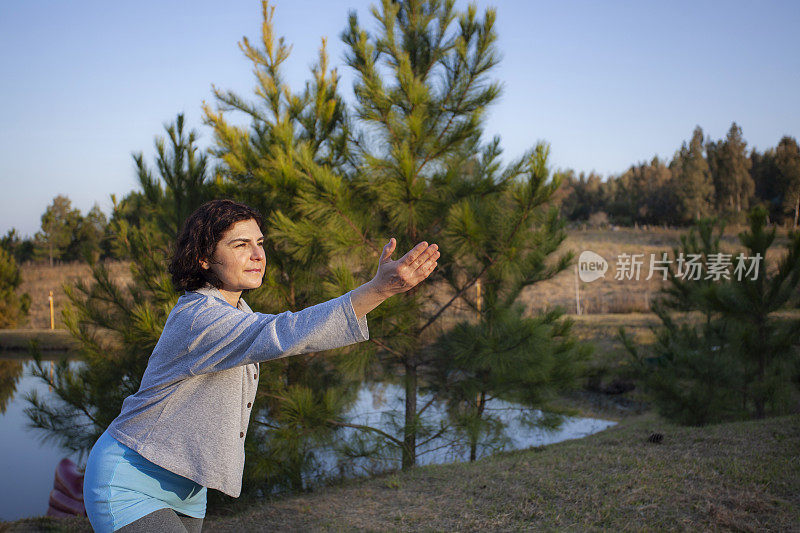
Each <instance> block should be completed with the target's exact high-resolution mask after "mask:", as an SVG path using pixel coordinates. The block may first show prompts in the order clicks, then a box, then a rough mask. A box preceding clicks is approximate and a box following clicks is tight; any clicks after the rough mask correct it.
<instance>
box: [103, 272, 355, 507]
mask: <svg viewBox="0 0 800 533" xmlns="http://www.w3.org/2000/svg"><path fill="white" fill-rule="evenodd" d="M368 338H369V330H368V329H367V320H366V317H362V318H361V320H357V319H356V315H355V312H354V311H353V305H352V302H351V300H350V293H347V294H345V295H343V296H340V297H339V298H336V299H333V300H330V301H327V302H324V303H321V304H318V305H315V306H312V307H309V308H307V309H304V310H302V311H299V312H297V313H292V312H289V311H287V312H285V313H281V314H279V315H267V314H262V313H254V312H253V311H251V310H250V308H249V307H248V306H247V304H246V303H245V302H244V300H241V299H240V300H239V308H235V307H233V306H231V305H230V304H228V303H227V302H226V301H225V299H224V298H223V296H222V294H221V293H220V292H219V291H218V290H217V289H214V288H211V287H208V288H203V289H199V290H197V291H194V292H187V293H186V294H185V295H184V296H181V297H180V298H179V299H178V303H177V304H176V305H175V307H174V308H173V309H172V311H171V312H170V314H169V317H168V318H167V322H166V324H165V326H164V331H163V332H162V333H161V338H160V339H159V340H158V344H156V347H155V349H154V350H153V354H152V355H151V356H150V360H149V361H148V363H147V369H146V370H145V372H144V376H143V377H142V384H141V387H140V388H139V391H138V392H136V393H135V394H133V395H131V396H129V397H128V398H126V399H125V401H124V402H123V404H122V412H121V413H120V415H119V416H118V417H117V418H116V419H115V420H114V421H113V422H112V423H111V425H110V426H109V427H108V432H109V433H110V434H111V436H112V437H114V438H115V439H117V440H118V441H119V442H121V443H122V444H124V445H126V446H128V447H129V448H132V449H133V450H135V451H136V452H138V453H139V454H140V455H142V456H143V457H144V458H145V459H147V460H149V461H151V462H153V463H155V464H157V465H159V466H162V467H164V468H166V469H167V470H170V471H171V472H175V473H176V474H179V475H181V476H184V477H187V478H189V479H191V480H193V481H196V482H197V483H199V484H201V485H203V486H205V487H209V488H212V489H217V490H220V491H222V492H224V493H225V494H229V495H231V496H239V494H240V493H241V490H242V472H243V470H244V437H245V435H246V433H247V425H248V423H249V421H250V411H251V410H252V406H253V400H254V399H255V396H256V388H257V387H258V363H259V362H262V361H268V360H269V359H275V358H277V357H285V356H288V355H296V354H301V353H309V352H319V351H323V350H329V349H332V348H338V347H341V346H346V345H349V344H353V343H356V342H360V341H365V340H367V339H368Z"/></svg>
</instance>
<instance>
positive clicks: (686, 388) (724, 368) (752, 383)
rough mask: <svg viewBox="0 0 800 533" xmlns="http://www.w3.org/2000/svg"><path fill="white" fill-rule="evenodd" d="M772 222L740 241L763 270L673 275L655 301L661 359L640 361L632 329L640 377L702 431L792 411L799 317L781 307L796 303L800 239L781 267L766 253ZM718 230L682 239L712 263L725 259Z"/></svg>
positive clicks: (753, 222) (685, 248)
mask: <svg viewBox="0 0 800 533" xmlns="http://www.w3.org/2000/svg"><path fill="white" fill-rule="evenodd" d="M766 216H767V212H766V210H765V209H763V208H755V209H753V210H752V211H751V212H750V214H749V215H748V218H749V224H750V228H749V230H747V231H745V232H743V233H741V234H740V235H739V239H740V242H741V244H742V245H743V246H744V248H745V252H743V254H740V255H742V256H743V257H745V258H754V257H761V258H762V259H761V261H760V264H759V266H758V271H757V274H756V273H753V272H750V273H747V272H745V273H744V275H741V276H740V275H739V274H736V273H734V272H732V273H731V275H730V279H721V280H719V281H713V280H711V279H705V277H704V278H703V279H702V280H697V281H695V280H690V279H681V277H680V276H679V275H678V273H677V272H676V271H674V270H673V271H672V272H671V273H670V278H669V281H670V286H669V287H668V288H667V289H666V290H665V292H664V295H663V298H661V299H660V300H659V301H658V302H656V303H655V304H654V311H655V312H656V313H657V314H658V316H659V318H660V319H661V321H662V327H661V328H660V329H659V330H658V331H657V338H658V342H657V344H656V347H655V351H654V353H653V354H652V356H650V357H644V356H641V355H639V354H638V353H637V350H636V348H635V347H634V346H633V345H632V343H630V342H629V341H628V340H627V338H626V337H625V336H624V333H623V340H624V341H625V342H626V346H627V347H628V349H629V350H630V351H631V353H632V354H633V355H634V357H635V360H636V362H637V365H638V368H639V370H640V378H641V379H642V380H643V381H644V382H645V384H646V385H647V387H648V388H649V390H650V391H651V393H652V394H653V398H654V401H655V403H656V405H657V407H658V408H659V411H660V412H661V414H662V415H664V416H665V417H667V418H670V419H672V420H675V421H678V422H680V423H683V424H693V425H700V424H706V423H712V422H718V421H722V420H730V419H739V418H748V417H755V418H762V417H764V416H766V415H768V414H769V415H776V414H783V413H786V412H787V411H788V410H789V409H790V408H791V405H792V394H793V385H792V379H795V378H796V373H797V369H798V364H800V354H798V350H797V344H798V342H800V321H798V320H797V319H794V318H786V317H783V316H780V315H778V311H780V310H781V309H784V308H786V307H787V306H789V305H792V304H794V303H795V300H796V299H797V287H798V283H800V233H794V234H792V235H791V236H790V239H789V243H788V245H787V248H786V250H785V255H783V257H782V258H781V259H780V261H779V262H778V264H777V265H775V268H773V265H771V264H769V263H768V262H767V261H766V257H767V251H768V250H769V248H770V247H771V245H772V243H773V240H774V238H775V229H772V230H770V231H767V230H766V229H765V222H766ZM715 227H717V226H716V225H715V224H712V223H711V222H710V221H703V222H702V223H700V224H699V225H698V226H697V228H696V230H695V229H693V230H692V231H691V232H690V233H689V235H688V236H685V237H684V238H682V248H681V249H680V252H683V253H684V255H688V254H690V253H692V254H700V255H701V256H702V259H703V264H707V263H708V260H709V259H710V257H711V256H712V255H713V254H718V253H720V247H719V242H720V236H721V234H722V230H721V229H720V231H719V234H718V235H717V236H716V237H715V236H714V234H713V230H714V228H715ZM678 253H679V250H675V255H676V256H677V255H678ZM717 257H719V256H717ZM736 263H737V261H736V260H735V259H734V260H733V264H734V265H735V264H736ZM745 264H746V266H749V261H746V262H745ZM754 278H755V279H754ZM687 312H693V313H694V314H693V315H685V314H684V313H687ZM698 314H699V315H700V317H701V318H700V319H698V317H697V316H696V315H698Z"/></svg>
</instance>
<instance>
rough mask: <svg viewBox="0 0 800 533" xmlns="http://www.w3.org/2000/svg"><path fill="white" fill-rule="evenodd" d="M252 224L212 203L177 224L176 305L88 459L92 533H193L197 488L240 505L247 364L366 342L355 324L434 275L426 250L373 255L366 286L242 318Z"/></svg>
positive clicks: (253, 382)
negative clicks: (374, 266)
mask: <svg viewBox="0 0 800 533" xmlns="http://www.w3.org/2000/svg"><path fill="white" fill-rule="evenodd" d="M260 225H261V218H260V216H259V215H258V213H256V212H255V211H253V210H252V209H250V208H249V207H247V206H246V205H243V204H240V203H236V202H233V201H231V200H214V201H212V202H208V203H206V204H204V205H202V206H200V207H199V208H198V209H197V211H195V212H194V213H193V214H192V215H191V216H190V217H189V218H188V219H187V221H186V223H185V227H184V228H183V231H182V232H181V235H180V236H179V237H178V240H177V244H176V250H175V255H174V257H173V259H172V262H171V264H170V273H171V275H172V279H173V282H174V285H175V287H176V288H178V289H179V290H185V291H186V293H185V294H184V295H183V296H181V297H180V298H179V299H178V303H177V304H176V305H175V307H174V308H173V309H172V311H171V312H170V314H169V317H168V318H167V322H166V324H165V325H164V331H163V332H162V334H161V337H160V338H159V340H158V343H157V344H156V347H155V349H154V350H153V354H152V355H151V356H150V359H149V361H148V364H147V369H146V370H145V372H144V375H143V377H142V383H141V386H140V388H139V390H138V391H137V392H136V393H135V394H133V395H131V396H129V397H128V398H126V399H125V401H124V402H123V404H122V412H121V413H120V415H119V416H118V417H117V418H116V419H115V420H114V421H113V422H112V423H111V424H110V425H109V427H108V429H107V430H106V431H105V433H103V435H102V436H101V437H100V438H99V439H98V441H97V443H96V444H95V446H94V447H93V448H92V451H91V453H90V454H89V460H88V462H87V465H86V477H85V479H84V500H85V503H86V511H87V514H88V515H89V520H90V521H91V523H92V526H93V527H94V528H95V530H97V531H116V530H121V531H130V532H134V531H142V532H144V531H181V532H185V531H200V529H201V528H202V523H203V517H204V516H205V510H206V489H207V488H208V487H210V488H213V489H217V490H220V491H222V492H224V493H226V494H229V495H231V496H234V497H236V496H239V494H240V492H241V484H242V472H243V469H244V439H245V434H246V432H247V426H248V422H249V420H250V410H251V408H252V405H253V401H254V399H255V395H256V388H257V386H258V374H259V367H258V363H259V362H263V361H267V360H269V359H274V358H277V357H285V356H289V355H295V354H300V353H308V352H318V351H322V350H329V349H332V348H338V347H341V346H346V345H348V344H353V343H356V342H360V341H364V340H367V339H368V336H369V331H368V329H367V321H366V315H367V313H369V312H370V311H371V310H373V309H374V308H375V307H377V306H378V305H380V304H381V302H383V301H384V300H386V299H387V298H388V297H390V296H392V295H394V294H398V293H401V292H404V291H407V290H409V289H410V288H412V287H414V286H415V285H417V284H418V283H420V282H421V281H422V280H424V279H425V278H427V277H428V276H429V275H430V274H431V272H433V270H434V269H435V268H436V260H437V259H438V258H439V252H438V250H437V246H436V245H435V244H433V245H428V244H427V243H425V242H421V243H419V244H418V245H417V246H415V247H414V248H413V249H412V250H410V251H409V252H408V253H407V254H406V255H404V256H403V257H402V258H401V259H399V260H397V261H392V260H391V259H390V258H391V255H392V253H393V252H394V249H395V246H396V241H395V239H391V240H390V241H389V243H388V244H387V245H386V246H384V248H383V251H382V253H381V256H380V259H379V261H378V271H377V273H376V274H375V277H374V278H373V279H372V280H371V281H369V282H368V283H365V284H364V285H361V286H360V287H358V288H356V289H354V290H352V291H350V292H348V293H347V294H345V295H343V296H340V297H339V298H336V299H333V300H330V301H328V302H324V303H321V304H318V305H315V306H312V307H309V308H307V309H304V310H302V311H300V312H297V313H292V312H285V313H281V314H279V315H267V314H262V313H253V312H252V311H251V310H250V308H249V307H248V306H247V304H246V303H245V302H244V300H242V299H241V295H242V292H243V291H245V290H249V289H255V288H257V287H259V286H260V285H261V281H262V279H263V276H264V270H265V263H266V257H265V255H264V248H263V242H264V236H263V235H262V233H261V229H260Z"/></svg>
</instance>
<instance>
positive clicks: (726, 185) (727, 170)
mask: <svg viewBox="0 0 800 533" xmlns="http://www.w3.org/2000/svg"><path fill="white" fill-rule="evenodd" d="M746 150H747V143H746V142H745V141H744V139H743V138H742V129H741V128H740V127H739V126H738V125H737V124H736V123H735V122H734V123H733V124H731V128H730V130H728V134H727V136H726V138H725V140H724V141H720V142H717V143H714V142H709V143H708V144H707V145H706V152H707V154H708V162H709V167H710V171H711V176H712V179H713V182H714V192H715V204H716V210H717V211H718V212H719V213H724V212H729V213H740V212H741V211H742V210H743V209H744V210H745V211H746V210H747V209H748V207H749V204H750V197H751V196H752V195H753V193H754V191H755V184H754V182H753V179H752V177H751V176H750V168H751V165H752V162H751V161H750V159H749V158H748V157H747V153H746Z"/></svg>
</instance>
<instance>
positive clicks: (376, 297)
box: [350, 237, 441, 318]
mask: <svg viewBox="0 0 800 533" xmlns="http://www.w3.org/2000/svg"><path fill="white" fill-rule="evenodd" d="M396 247H397V241H396V240H395V238H394V237H392V238H391V239H390V240H389V243H388V244H387V245H386V246H384V247H383V251H382V252H381V257H380V259H379V260H378V272H377V273H376V274H375V277H374V278H372V279H371V280H370V281H368V282H367V283H365V284H363V285H361V286H360V287H358V288H356V289H353V291H352V292H351V293H350V300H351V302H352V303H353V311H355V313H356V317H357V318H361V317H363V316H364V315H366V314H367V313H369V312H370V311H372V310H373V309H375V308H376V307H378V306H379V305H380V304H381V303H383V302H384V301H385V300H386V299H387V298H389V297H390V296H394V295H395V294H400V293H401V292H406V291H407V290H409V289H411V288H413V287H415V286H417V285H418V284H419V283H421V282H422V280H424V279H425V278H427V277H428V276H430V275H431V272H433V271H434V269H435V268H436V264H437V263H436V260H437V259H439V257H440V255H441V254H440V253H439V246H438V245H436V244H428V243H427V242H425V241H423V242H421V243H419V244H417V245H416V246H414V247H413V248H412V249H411V250H409V251H408V253H407V254H406V255H404V256H403V257H401V258H400V259H398V260H396V261H392V253H394V250H395V248H396Z"/></svg>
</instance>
